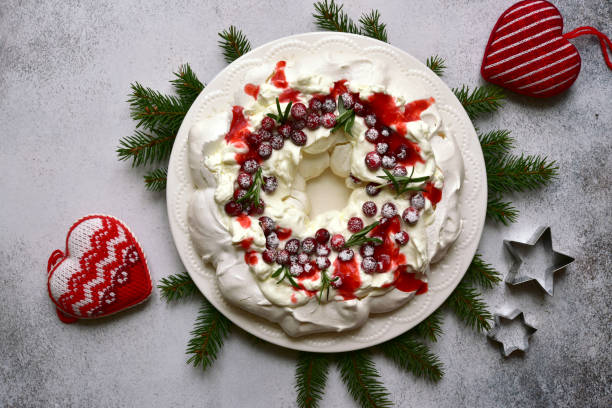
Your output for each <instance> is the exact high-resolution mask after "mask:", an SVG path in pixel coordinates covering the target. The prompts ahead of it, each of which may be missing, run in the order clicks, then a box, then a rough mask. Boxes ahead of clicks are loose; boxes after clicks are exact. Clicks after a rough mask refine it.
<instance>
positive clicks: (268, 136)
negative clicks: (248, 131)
mask: <svg viewBox="0 0 612 408" xmlns="http://www.w3.org/2000/svg"><path fill="white" fill-rule="evenodd" d="M257 134H258V135H259V137H261V140H262V142H266V141H268V140H270V139H271V138H272V133H270V132H268V131H267V130H265V129H259V130H258V131H257Z"/></svg>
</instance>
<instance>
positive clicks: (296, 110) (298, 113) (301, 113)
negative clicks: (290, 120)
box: [291, 103, 306, 119]
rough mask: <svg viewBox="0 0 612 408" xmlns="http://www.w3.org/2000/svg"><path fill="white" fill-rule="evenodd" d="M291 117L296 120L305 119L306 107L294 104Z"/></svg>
mask: <svg viewBox="0 0 612 408" xmlns="http://www.w3.org/2000/svg"><path fill="white" fill-rule="evenodd" d="M291 116H293V117H294V118H295V119H303V118H304V117H305V116H306V105H304V104H303V103H294V104H293V105H291Z"/></svg>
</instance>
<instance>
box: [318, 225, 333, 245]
mask: <svg viewBox="0 0 612 408" xmlns="http://www.w3.org/2000/svg"><path fill="white" fill-rule="evenodd" d="M329 237H330V235H329V231H328V230H326V229H325V228H321V229H318V230H317V232H316V233H315V239H316V240H317V242H318V243H319V244H326V243H327V241H329Z"/></svg>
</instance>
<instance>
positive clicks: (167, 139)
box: [116, 127, 176, 167]
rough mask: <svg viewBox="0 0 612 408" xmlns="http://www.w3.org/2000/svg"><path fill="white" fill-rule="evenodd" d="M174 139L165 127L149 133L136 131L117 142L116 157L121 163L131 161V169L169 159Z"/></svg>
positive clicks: (172, 134) (173, 134)
mask: <svg viewBox="0 0 612 408" xmlns="http://www.w3.org/2000/svg"><path fill="white" fill-rule="evenodd" d="M175 138H176V133H175V132H173V131H171V130H170V129H168V128H165V127H162V128H157V129H155V131H150V132H144V131H142V130H136V131H135V132H134V135H132V136H126V137H124V138H122V139H121V140H120V141H119V147H118V148H117V150H116V151H117V155H118V156H119V160H121V161H124V160H130V159H132V167H136V166H142V165H147V164H152V163H155V162H161V161H163V160H166V159H167V158H168V157H170V152H172V145H173V144H174V139H175Z"/></svg>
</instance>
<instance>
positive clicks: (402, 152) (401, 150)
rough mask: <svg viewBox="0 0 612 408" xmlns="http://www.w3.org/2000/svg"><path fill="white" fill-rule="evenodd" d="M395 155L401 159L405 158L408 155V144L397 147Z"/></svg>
mask: <svg viewBox="0 0 612 408" xmlns="http://www.w3.org/2000/svg"><path fill="white" fill-rule="evenodd" d="M395 157H397V158H398V159H399V160H404V159H405V158H406V157H408V146H406V145H399V146H397V149H395Z"/></svg>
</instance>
